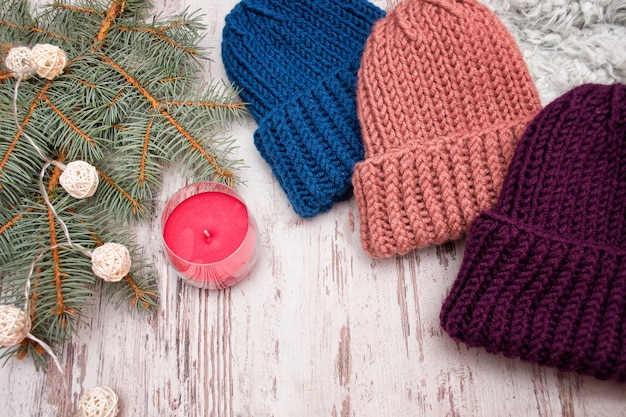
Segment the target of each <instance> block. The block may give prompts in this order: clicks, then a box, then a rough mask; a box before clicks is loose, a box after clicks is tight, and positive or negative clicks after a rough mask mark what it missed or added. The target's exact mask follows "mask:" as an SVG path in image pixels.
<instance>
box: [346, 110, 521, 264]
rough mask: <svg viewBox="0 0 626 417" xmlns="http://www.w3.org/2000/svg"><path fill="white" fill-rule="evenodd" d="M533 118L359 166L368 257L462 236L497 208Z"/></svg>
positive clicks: (357, 184)
mask: <svg viewBox="0 0 626 417" xmlns="http://www.w3.org/2000/svg"><path fill="white" fill-rule="evenodd" d="M531 119H532V116H524V117H520V118H518V119H514V120H509V121H503V122H501V123H500V124H497V125H493V126H489V127H488V128H486V129H484V130H482V131H476V132H471V133H466V134H457V135H451V136H448V137H443V138H433V139H431V140H427V141H415V142H411V143H408V144H406V145H405V146H403V147H400V148H398V149H394V150H393V151H390V152H386V153H384V154H381V155H378V156H376V157H373V158H368V159H366V160H365V161H363V162H360V163H359V164H357V165H356V167H355V170H354V177H353V184H354V193H355V195H356V200H357V206H358V209H359V218H360V226H361V243H362V245H363V248H364V249H365V251H366V252H367V253H368V254H370V255H371V256H373V257H376V258H379V257H381V258H382V257H389V256H392V255H394V254H399V255H403V254H406V253H408V252H410V251H412V250H414V249H419V248H424V247H427V246H431V245H438V244H441V243H444V242H447V241H450V240H456V239H459V238H461V237H462V236H464V235H465V233H466V232H467V230H468V229H469V227H470V225H471V223H472V222H473V221H474V219H475V218H476V217H477V216H478V214H479V213H480V212H481V211H483V210H486V209H489V208H491V207H493V206H494V205H495V204H496V202H497V200H498V196H499V194H500V189H501V188H502V183H503V181H504V178H505V175H506V172H507V169H508V166H509V163H510V162H511V159H512V158H513V153H514V152H515V148H516V146H517V143H518V142H519V139H520V138H521V136H522V134H523V132H524V129H525V128H526V126H527V125H528V122H529V121H530V120H531Z"/></svg>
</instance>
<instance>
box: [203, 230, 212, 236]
mask: <svg viewBox="0 0 626 417" xmlns="http://www.w3.org/2000/svg"><path fill="white" fill-rule="evenodd" d="M204 235H205V236H206V237H211V233H209V232H208V231H207V230H206V229H205V230H204Z"/></svg>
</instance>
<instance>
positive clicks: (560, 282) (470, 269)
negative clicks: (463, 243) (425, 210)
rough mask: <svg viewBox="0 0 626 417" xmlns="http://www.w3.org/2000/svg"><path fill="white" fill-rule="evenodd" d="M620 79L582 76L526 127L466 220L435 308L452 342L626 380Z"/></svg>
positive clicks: (624, 89) (624, 139)
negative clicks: (493, 186)
mask: <svg viewBox="0 0 626 417" xmlns="http://www.w3.org/2000/svg"><path fill="white" fill-rule="evenodd" d="M625 213H626V86H624V85H614V86H601V85H593V84H588V85H584V86H581V87H578V88H576V89H574V90H572V91H570V92H569V93H567V94H565V95H563V96H562V97H560V98H558V99H557V100H556V101H554V102H553V103H551V104H550V105H548V106H547V107H546V108H545V109H544V110H543V111H542V112H541V113H539V115H538V116H537V117H536V118H535V119H534V120H533V121H532V122H531V124H530V125H529V126H528V130H527V131H526V133H525V134H524V136H523V137H522V139H521V141H520V143H519V147H518V149H517V151H516V153H515V156H514V158H513V161H512V162H511V166H510V169H509V173H508V175H507V177H506V180H505V183H504V186H503V189H502V194H501V196H500V199H499V201H498V203H497V205H496V207H495V208H494V209H493V210H490V211H487V212H485V213H483V214H481V215H480V216H479V217H478V218H477V219H476V221H475V222H474V224H473V225H472V227H471V229H470V233H469V238H468V242H467V247H466V250H465V254H464V258H463V263H462V265H461V270H460V272H459V275H458V277H457V279H456V281H455V283H454V285H453V286H452V289H451V291H450V294H449V296H448V298H447V299H446V301H445V304H444V306H443V309H442V311H441V324H442V326H443V328H444V329H445V330H446V331H447V332H448V333H449V334H450V336H452V337H453V338H454V339H456V340H458V341H463V342H465V343H467V344H468V345H470V346H484V347H485V348H486V349H487V350H488V351H489V352H493V353H496V352H503V353H504V354H505V355H506V356H509V357H520V358H522V359H523V360H526V361H531V362H534V363H539V364H543V365H549V366H553V367H557V368H560V369H563V370H570V371H576V372H578V373H581V374H588V375H593V376H595V377H597V378H600V379H614V380H620V381H626V216H625Z"/></svg>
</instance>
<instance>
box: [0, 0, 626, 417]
mask: <svg viewBox="0 0 626 417" xmlns="http://www.w3.org/2000/svg"><path fill="white" fill-rule="evenodd" d="M236 2H237V0H159V1H158V2H157V5H156V6H157V9H160V10H163V11H164V12H165V13H171V12H175V11H177V10H182V9H183V8H184V7H186V6H189V7H190V8H191V9H198V8H201V9H202V11H203V13H204V14H205V16H204V19H205V21H206V23H207V24H208V28H209V30H208V33H207V37H206V39H205V40H204V43H205V44H206V45H210V46H213V47H214V48H215V49H214V50H213V53H212V56H213V59H214V62H213V63H212V64H211V65H210V66H209V67H207V74H206V75H207V77H211V78H219V77H222V78H224V77H225V72H224V68H223V65H222V63H221V60H220V54H219V52H220V49H219V48H220V43H221V31H222V27H223V24H224V23H223V21H224V16H225V15H226V14H227V13H228V12H229V11H230V10H231V9H232V7H233V6H234V5H235V3H236ZM397 2H398V1H397V0H386V1H383V0H378V1H375V3H376V4H378V5H379V6H381V7H382V8H385V9H387V10H389V9H390V8H391V7H393V5H394V4H395V3H397ZM255 128H256V125H255V124H254V122H253V121H252V120H251V119H250V120H248V121H246V122H244V123H243V125H235V126H234V128H233V135H234V136H235V137H236V138H237V141H238V144H239V146H240V148H239V150H238V151H237V156H239V157H241V158H243V159H244V160H245V162H246V163H247V165H248V166H249V169H247V170H245V171H243V172H242V177H243V178H244V180H245V181H246V183H247V185H246V186H245V187H240V188H239V191H240V193H241V194H242V196H243V198H244V199H245V201H246V202H247V204H248V206H249V208H250V210H251V212H252V213H253V214H254V216H255V217H256V220H257V223H258V225H259V230H260V234H261V248H260V249H261V254H260V259H259V262H258V264H257V265H256V267H255V269H254V270H253V272H252V274H251V275H250V276H249V277H248V278H247V279H246V280H244V281H243V282H241V283H240V284H238V285H237V286H235V287H232V288H230V289H227V290H223V291H219V292H210V291H205V290H199V289H196V288H194V287H190V286H187V285H184V284H183V283H182V282H181V281H180V280H179V279H178V278H177V276H176V273H175V272H174V271H173V270H172V269H170V268H169V267H168V264H167V262H166V260H165V255H164V253H163V249H162V247H161V241H160V223H159V213H155V214H154V217H153V219H154V220H153V222H152V224H151V225H149V226H146V227H144V228H142V229H141V230H139V233H138V242H139V243H140V244H142V245H143V246H144V247H145V255H146V257H148V258H150V259H151V260H152V261H153V262H154V264H155V265H156V268H157V269H158V271H159V276H160V292H161V294H160V296H161V306H160V309H159V311H158V313H157V314H156V315H155V316H154V317H152V318H147V317H141V316H138V317H134V318H133V317H130V316H129V315H128V314H126V312H125V311H121V310H120V311H115V310H114V309H113V307H112V306H110V305H107V304H106V302H105V301H104V300H103V301H102V302H101V303H100V304H97V305H94V306H93V310H92V311H91V312H90V313H89V315H88V317H87V322H86V324H85V325H83V326H82V327H81V328H80V329H79V330H78V335H77V337H75V339H74V340H73V342H72V343H71V344H68V345H67V346H64V347H63V348H62V354H61V356H60V358H59V359H60V361H61V363H62V364H63V365H64V366H65V369H66V372H65V375H61V374H60V373H59V372H58V371H57V370H56V369H55V368H54V366H52V365H51V366H50V371H49V372H48V374H43V373H41V372H37V371H35V368H34V366H33V364H32V362H31V361H28V360H27V361H18V360H11V361H9V362H8V363H7V364H6V365H5V366H4V368H2V369H1V370H0V416H3V417H26V416H36V417H41V416H68V415H70V414H71V412H72V411H73V408H74V407H75V405H76V403H77V402H78V399H79V397H80V395H81V394H82V393H83V392H84V391H86V390H87V389H89V388H91V387H94V386H98V385H107V386H110V387H111V388H113V389H114V390H115V391H116V392H117V393H118V394H119V396H120V416H124V417H131V416H144V417H157V416H159V417H165V416H180V417H183V416H184V417H195V416H220V417H222V416H224V417H226V416H231V417H233V416H242V417H243V416H253V417H265V416H275V417H289V416H311V417H321V416H329V417H335V416H337V417H339V416H341V417H352V416H354V417H383V416H390V417H407V416H498V417H502V416H542V417H543V416H567V417H573V416H595V417H599V416H607V417H618V416H626V384H618V383H611V382H602V381H598V380H595V379H593V378H588V377H581V376H578V375H576V374H570V373H562V372H558V371H556V370H553V369H546V368H541V367H539V366H534V365H530V364H527V363H523V362H521V361H519V360H510V359H505V358H503V357H502V356H494V355H491V354H488V353H486V352H484V351H483V350H479V349H468V348H467V347H466V346H464V345H458V344H456V343H455V342H453V341H452V340H451V339H450V338H449V337H448V336H447V335H446V334H445V333H444V332H443V331H442V329H441V328H440V326H439V318H438V316H439V311H440V307H441V304H442V301H443V299H444V298H445V296H446V293H447V291H448V290H449V288H450V286H451V284H452V282H453V280H454V278H455V276H456V273H457V272H458V269H459V267H460V263H461V259H462V255H463V250H464V245H465V243H464V241H460V242H456V243H450V244H446V245H442V246H440V247H432V248H428V249H425V250H421V251H416V252H414V253H411V254H409V255H407V256H405V257H402V258H397V259H386V260H372V259H371V258H369V257H368V256H367V255H366V254H365V253H364V252H363V250H362V249H361V245H360V241H359V232H358V214H357V210H356V204H355V202H354V200H351V201H348V202H344V203H340V204H337V205H336V206H335V207H334V208H333V209H332V210H331V211H330V212H328V213H325V214H322V215H320V216H317V217H315V218H314V219H310V220H303V219H301V218H299V217H298V216H297V215H296V214H295V213H294V212H293V211H292V209H291V208H290V206H289V205H288V201H287V199H286V197H285V195H284V194H283V192H282V190H281V189H280V187H279V186H278V185H277V183H276V181H275V180H274V178H273V177H272V175H271V173H270V169H269V167H268V166H267V165H266V164H265V163H264V161H263V160H262V159H261V157H260V155H259V154H258V152H257V151H256V149H255V148H254V146H253V143H252V134H253V132H254V129H255ZM183 185H185V179H184V178H180V177H179V176H178V175H170V176H169V177H168V178H167V179H166V181H165V186H164V188H163V192H162V194H161V196H160V200H159V205H160V208H162V207H163V205H164V203H165V201H166V200H167V199H168V198H169V197H170V196H171V195H172V194H174V192H176V191H177V190H178V189H179V188H181V187H182V186H183ZM62 378H66V379H67V380H68V382H69V384H70V391H71V399H70V398H68V397H67V396H66V395H65V394H64V393H63V390H62V382H61V381H62Z"/></svg>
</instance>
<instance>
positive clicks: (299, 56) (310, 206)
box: [222, 0, 384, 217]
mask: <svg viewBox="0 0 626 417" xmlns="http://www.w3.org/2000/svg"><path fill="white" fill-rule="evenodd" d="M382 16H384V12H383V11H382V10H380V9H379V8H377V7H376V6H374V5H372V4H371V3H369V2H367V1H366V0H341V1H339V0H338V1H332V0H298V1H294V0H243V1H241V2H240V3H239V4H237V5H236V6H235V7H234V8H233V10H232V11H231V12H230V14H229V15H228V16H227V17H226V25H225V27H224V31H223V41H222V59H223V61H224V66H225V67H226V72H227V74H228V77H229V78H230V80H231V81H232V82H233V83H234V84H235V85H237V86H238V87H240V88H241V94H240V95H241V98H242V100H243V101H245V102H247V103H248V108H249V110H250V112H251V113H252V116H253V117H254V119H255V120H256V122H257V124H258V125H259V126H258V129H257V130H256V132H255V133H254V143H255V145H256V147H257V149H258V150H259V152H260V153H261V155H262V156H263V158H264V159H265V160H266V161H267V163H268V164H269V165H270V166H271V167H272V170H273V173H274V176H275V177H276V179H277V180H278V182H279V183H280V185H281V187H282V188H283V189H284V191H285V193H286V194H287V197H288V198H289V200H290V202H291V204H292V205H293V209H294V210H295V211H296V213H298V214H299V215H300V216H302V217H313V216H315V215H317V214H319V213H322V212H324V211H327V210H329V209H330V208H331V207H332V206H333V204H334V203H335V202H337V201H341V200H346V199H348V198H349V197H350V196H351V195H352V185H351V178H352V172H353V169H354V164H355V163H356V162H357V161H359V160H361V159H363V144H362V139H361V132H360V128H359V123H358V119H357V116H356V75H357V72H358V68H359V63H360V61H361V52H362V51H363V47H364V46H365V41H366V40H367V37H368V35H369V33H370V30H371V27H372V25H373V23H374V21H375V20H377V19H378V18H380V17H382Z"/></svg>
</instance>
